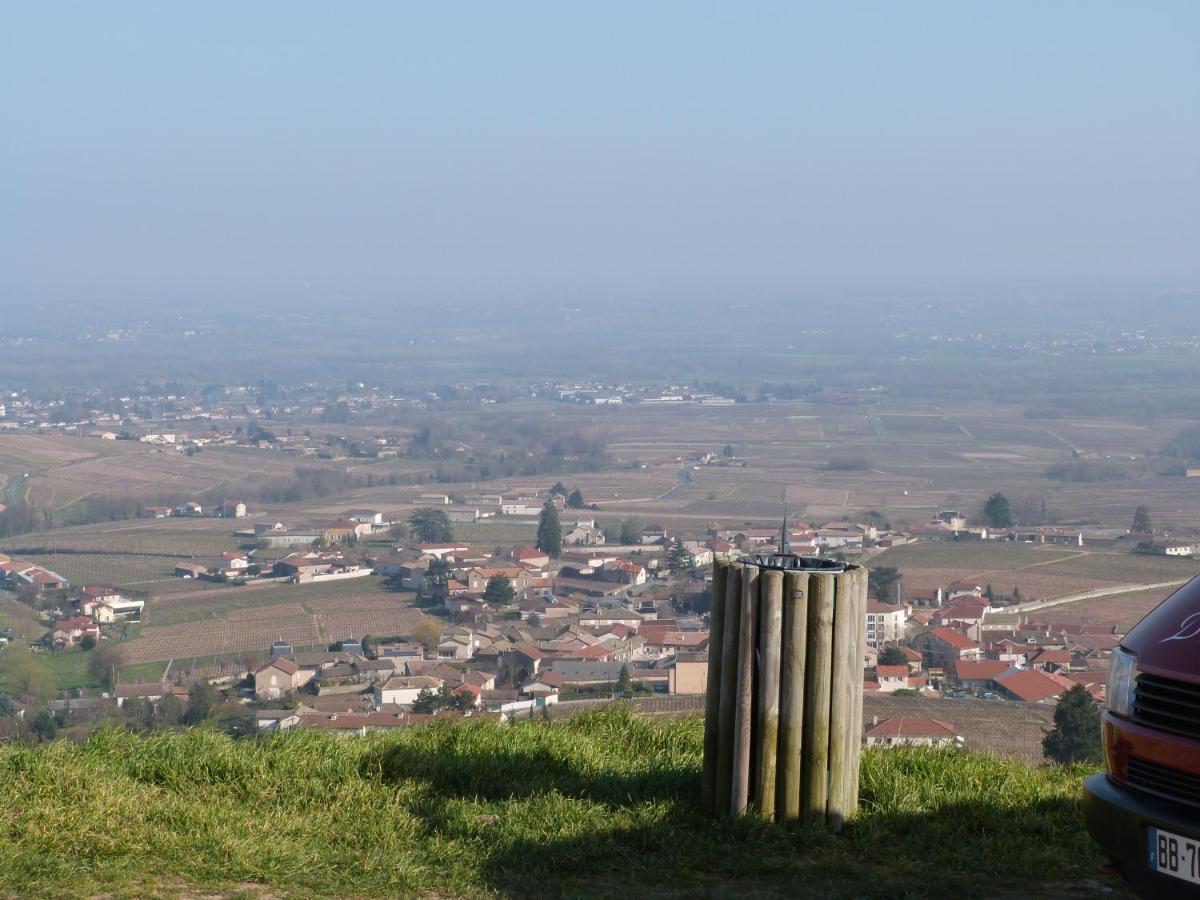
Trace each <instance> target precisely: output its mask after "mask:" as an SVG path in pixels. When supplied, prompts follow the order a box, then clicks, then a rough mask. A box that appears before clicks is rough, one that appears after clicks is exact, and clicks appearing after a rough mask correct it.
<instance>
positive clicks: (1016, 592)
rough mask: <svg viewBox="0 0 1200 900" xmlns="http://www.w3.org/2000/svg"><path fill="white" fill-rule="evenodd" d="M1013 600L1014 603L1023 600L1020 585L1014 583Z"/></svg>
mask: <svg viewBox="0 0 1200 900" xmlns="http://www.w3.org/2000/svg"><path fill="white" fill-rule="evenodd" d="M1012 602H1013V603H1020V602H1021V589H1020V588H1019V587H1017V586H1016V585H1013V592H1012Z"/></svg>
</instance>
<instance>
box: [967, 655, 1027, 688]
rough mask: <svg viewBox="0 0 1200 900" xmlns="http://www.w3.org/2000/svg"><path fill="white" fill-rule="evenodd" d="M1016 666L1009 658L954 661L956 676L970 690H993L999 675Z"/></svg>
mask: <svg viewBox="0 0 1200 900" xmlns="http://www.w3.org/2000/svg"><path fill="white" fill-rule="evenodd" d="M1015 668H1016V667H1015V666H1014V665H1013V664H1012V663H1011V662H1008V661H1007V660H1000V659H981V660H969V659H958V660H955V663H954V677H955V678H957V679H958V683H959V684H961V685H962V686H963V687H964V688H965V689H967V690H969V691H978V690H992V689H993V688H994V687H995V681H996V679H997V678H998V677H999V676H1001V675H1003V674H1004V673H1005V672H1008V671H1010V670H1012V669H1015Z"/></svg>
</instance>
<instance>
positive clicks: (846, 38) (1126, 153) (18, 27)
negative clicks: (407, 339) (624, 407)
mask: <svg viewBox="0 0 1200 900" xmlns="http://www.w3.org/2000/svg"><path fill="white" fill-rule="evenodd" d="M1197 46H1200V4H1197V3H1194V2H1191V0H1184V2H1165V0H1164V2H1153V3H1145V4H1131V3H1108V2H1100V0H1088V2H1065V0H1064V2H1046V0H1038V2H1018V0H1010V2H1006V3H1001V4H980V3H961V2H947V3H936V2H921V0H913V2H905V3H895V2H880V3H871V2H850V3H826V4H820V5H818V4H812V3H800V2H795V3H703V2H640V3H632V2H630V3H617V2H592V3H574V2H564V0H558V2H547V3H529V2H513V3H477V4H472V3H450V2H446V3H443V2H437V3H433V2H428V3H424V4H415V3H413V4H408V3H399V2H388V3H382V2H381V3H369V2H355V3H336V4H335V3H332V2H325V3H315V2H286V3H284V2H250V3H247V2H215V0H205V2H203V3H199V2H191V3H184V2H178V3H176V2H172V3H150V2H141V3H139V2H112V3H69V2H55V3H42V2H12V0H0V304H3V307H6V308H7V309H8V310H9V311H12V310H13V309H15V308H16V306H15V305H14V304H17V303H20V302H23V301H24V299H25V298H26V297H28V296H32V295H38V296H42V297H47V296H49V297H62V298H79V297H83V298H88V297H94V298H98V299H97V301H96V302H102V303H113V304H120V303H122V302H130V303H136V302H147V303H167V302H176V301H183V302H194V301H195V300H197V299H204V298H211V297H221V298H226V299H231V300H234V301H235V302H245V301H254V300H259V301H264V302H265V301H271V302H282V303H296V304H303V303H320V302H322V301H324V300H327V299H328V298H338V302H345V301H346V300H348V299H349V300H353V299H356V298H357V299H361V300H364V301H372V302H373V301H375V300H377V299H378V298H386V299H387V300H388V301H389V302H391V303H393V304H397V305H399V306H401V307H404V308H419V305H420V304H421V303H428V302H443V301H446V300H453V301H455V302H468V303H469V302H480V303H491V304H496V303H510V304H511V303H520V302H522V301H529V302H533V301H539V302H540V301H544V300H551V301H560V300H561V301H563V302H571V303H584V302H601V301H606V300H612V299H616V298H619V299H625V300H634V301H641V300H647V301H651V300H662V301H664V302H666V301H680V302H685V303H686V302H694V303H703V302H708V301H711V300H717V301H722V302H724V301H727V300H729V299H731V298H737V299H750V300H755V301H762V302H778V303H788V302H800V298H809V299H811V298H813V297H820V296H822V295H829V294H832V293H836V292H841V291H850V292H853V291H874V292H894V293H896V294H898V295H917V296H919V295H921V294H922V293H923V292H926V293H929V294H937V293H939V292H947V291H950V292H954V291H961V292H965V293H970V292H985V293H990V294H992V295H997V296H1003V295H1004V294H1005V293H1006V292H1009V293H1017V292H1025V293H1028V292H1031V291H1032V292H1037V291H1047V292H1067V293H1071V292H1077V293H1078V294H1079V295H1080V296H1084V297H1086V296H1087V295H1088V294H1089V292H1097V291H1103V290H1126V289H1129V290H1135V291H1136V290H1150V291H1167V292H1170V291H1182V292H1185V293H1186V292H1188V291H1195V290H1196V288H1197V286H1198V285H1200V240H1198V236H1200V235H1198V228H1197V224H1196V222H1197V217H1196V211H1197V210H1198V209H1200V151H1198V148H1200V53H1197V52H1196V47H1197Z"/></svg>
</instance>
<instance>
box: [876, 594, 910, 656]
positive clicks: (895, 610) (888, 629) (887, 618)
mask: <svg viewBox="0 0 1200 900" xmlns="http://www.w3.org/2000/svg"><path fill="white" fill-rule="evenodd" d="M866 616H867V646H868V647H875V648H879V647H881V646H882V645H884V644H894V643H897V642H898V641H900V640H901V639H902V638H903V637H904V626H905V621H906V620H907V619H908V609H907V608H906V607H903V606H897V605H895V604H892V603H880V602H879V601H878V600H867V613H866Z"/></svg>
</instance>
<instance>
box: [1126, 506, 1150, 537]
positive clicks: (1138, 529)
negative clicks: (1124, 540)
mask: <svg viewBox="0 0 1200 900" xmlns="http://www.w3.org/2000/svg"><path fill="white" fill-rule="evenodd" d="M1129 530H1130V531H1132V532H1133V533H1134V534H1153V533H1154V526H1153V525H1152V524H1151V522H1150V507H1148V506H1139V507H1138V508H1137V509H1135V510H1134V511H1133V527H1132V528H1130V529H1129Z"/></svg>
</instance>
